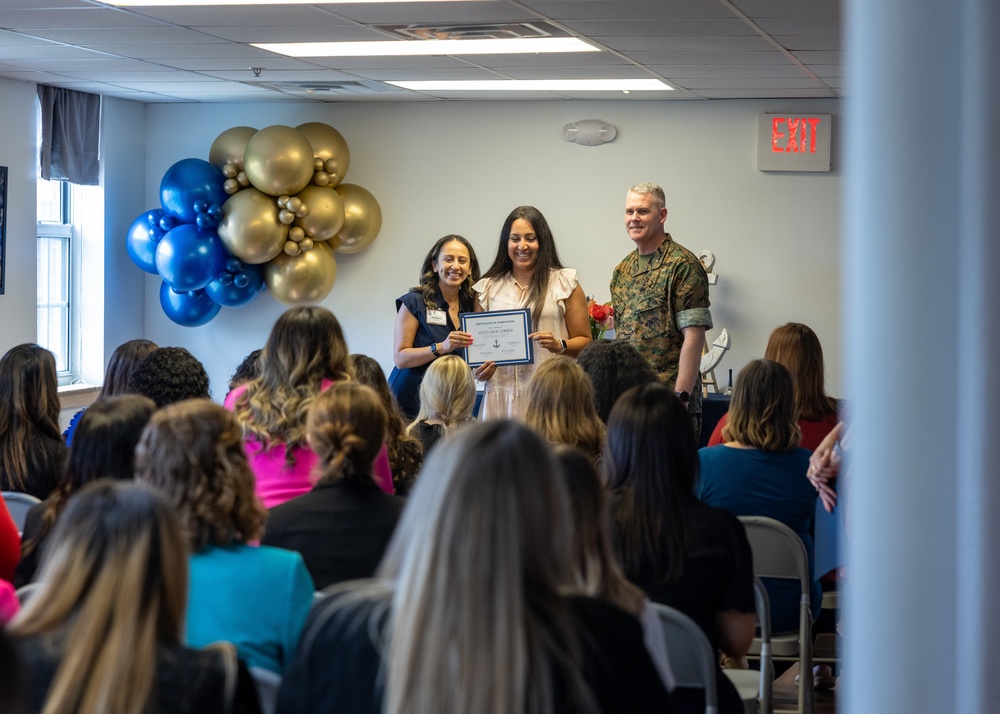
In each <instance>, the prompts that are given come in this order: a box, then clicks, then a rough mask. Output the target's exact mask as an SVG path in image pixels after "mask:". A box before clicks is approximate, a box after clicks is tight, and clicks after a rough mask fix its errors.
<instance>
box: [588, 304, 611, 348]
mask: <svg viewBox="0 0 1000 714" xmlns="http://www.w3.org/2000/svg"><path fill="white" fill-rule="evenodd" d="M587 314H588V316H589V317H590V336H591V337H592V338H593V339H595V340H600V339H602V338H603V337H604V333H605V332H607V331H608V330H613V329H614V328H615V309H614V308H613V307H612V306H611V303H605V304H604V305H600V304H598V302H597V301H596V300H594V298H588V299H587Z"/></svg>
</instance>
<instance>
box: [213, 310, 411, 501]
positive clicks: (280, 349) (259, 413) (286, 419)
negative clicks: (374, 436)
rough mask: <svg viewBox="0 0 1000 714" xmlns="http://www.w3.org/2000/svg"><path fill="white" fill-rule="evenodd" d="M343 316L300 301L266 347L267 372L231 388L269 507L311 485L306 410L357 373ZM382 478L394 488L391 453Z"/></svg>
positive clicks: (229, 402)
mask: <svg viewBox="0 0 1000 714" xmlns="http://www.w3.org/2000/svg"><path fill="white" fill-rule="evenodd" d="M349 354H350V352H349V350H348V349H347V342H346V341H345V340H344V332H343V330H341V328H340V322H339V321H338V320H337V318H336V317H335V316H334V314H333V313H332V312H330V311H329V310H327V309H326V308H322V307H317V306H310V307H293V308H291V309H290V310H287V311H286V312H285V313H284V314H282V315H281V317H279V318H278V319H277V321H276V322H275V323H274V327H272V328H271V334H270V336H269V337H268V338H267V343H266V344H265V345H264V347H263V351H262V352H261V354H260V376H258V377H257V378H256V379H253V380H251V381H250V382H247V383H246V384H242V385H240V386H238V387H236V388H235V389H234V390H233V391H232V392H230V393H229V394H228V395H227V396H226V400H225V405H226V407H227V408H229V409H232V410H233V412H234V413H235V414H236V418H237V419H238V420H239V422H240V424H242V425H243V429H244V431H245V433H246V437H245V443H244V446H245V448H246V452H247V457H248V458H249V460H250V468H252V469H253V472H254V474H255V475H256V477H257V494H258V495H259V496H260V497H261V500H262V501H263V502H264V507H265V508H272V507H273V506H276V505H278V504H279V503H284V502H285V501H287V500H289V499H290V498H295V497H296V496H301V495H302V494H303V493H308V492H309V490H310V489H311V488H312V486H313V482H312V478H311V474H312V471H313V467H314V466H315V465H316V454H314V453H313V451H312V450H311V449H310V448H309V444H308V443H306V414H307V413H308V412H309V407H310V406H312V403H313V400H314V399H316V397H317V396H319V395H320V394H321V393H322V392H323V391H325V390H326V389H329V388H330V386H331V385H332V384H334V383H335V382H344V381H350V380H352V379H354V370H353V368H352V367H351V363H350V360H349V359H348V357H349ZM375 478H376V482H377V483H378V484H379V486H380V487H381V488H382V490H384V491H386V492H387V493H392V472H391V469H390V467H389V456H388V453H387V452H386V450H385V449H384V448H383V449H382V451H381V453H380V454H379V456H378V461H377V463H376V464H375Z"/></svg>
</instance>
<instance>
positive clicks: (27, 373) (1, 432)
mask: <svg viewBox="0 0 1000 714" xmlns="http://www.w3.org/2000/svg"><path fill="white" fill-rule="evenodd" d="M60 448H62V434H60V432H59V390H58V380H57V377H56V360H55V357H53V356H52V353H51V352H49V351H48V350H47V349H45V348H44V347H39V346H38V345H36V344H23V345H17V346H16V347H11V348H10V349H9V350H8V351H7V353H6V354H5V355H4V356H3V357H0V486H2V487H3V490H5V491H25V490H27V489H28V487H29V484H28V475H29V474H37V473H45V472H46V471H47V470H48V469H49V468H50V467H51V466H52V463H51V461H52V454H53V452H54V451H55V450H57V449H60Z"/></svg>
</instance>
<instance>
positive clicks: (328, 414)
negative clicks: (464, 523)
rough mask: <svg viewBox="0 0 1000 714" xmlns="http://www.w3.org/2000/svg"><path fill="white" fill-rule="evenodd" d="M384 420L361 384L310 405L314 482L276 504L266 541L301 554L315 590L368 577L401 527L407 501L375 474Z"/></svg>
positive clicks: (340, 388)
mask: <svg viewBox="0 0 1000 714" xmlns="http://www.w3.org/2000/svg"><path fill="white" fill-rule="evenodd" d="M385 423H386V416H385V411H384V409H383V408H382V404H381V401H380V400H379V398H378V395H377V394H376V393H375V391H374V390H373V389H371V388H370V387H366V386H364V385H362V384H358V383H356V382H343V383H341V384H335V385H333V386H332V387H330V388H329V389H328V390H326V391H325V392H323V393H322V394H321V395H319V396H318V397H316V399H315V400H314V401H313V405H312V407H311V408H310V409H309V418H308V420H307V429H308V437H309V443H310V444H311V445H312V449H313V451H314V452H315V453H316V457H317V463H316V485H315V486H314V487H313V489H312V491H310V492H309V493H307V494H304V495H302V496H299V497H297V498H293V499H292V500H290V501H286V502H285V503H283V504H281V505H280V506H275V507H274V508H273V509H271V512H270V514H269V516H268V520H267V530H266V532H265V534H264V540H263V542H264V543H265V544H267V545H273V546H277V547H279V548H287V549H288V550H294V551H298V552H299V553H301V554H302V557H303V559H304V560H305V563H306V567H307V568H309V572H310V573H311V574H312V577H313V580H314V581H315V583H316V589H317V590H322V589H323V588H325V587H327V586H329V585H333V584H335V583H339V582H342V581H344V580H353V579H356V578H370V577H371V576H372V575H373V574H374V573H375V568H376V567H377V566H378V563H379V561H380V560H381V559H382V555H383V554H384V553H385V549H386V546H387V545H388V544H389V539H390V538H392V534H393V531H395V529H396V523H397V522H398V521H399V516H400V514H401V513H402V511H403V504H404V503H405V501H404V500H403V499H402V498H400V497H398V496H390V495H389V494H387V493H383V492H382V491H381V490H380V489H379V487H378V486H376V485H375V481H374V480H373V479H372V468H373V464H374V461H375V457H376V456H377V455H378V452H379V448H380V447H381V445H382V442H383V440H384V439H385Z"/></svg>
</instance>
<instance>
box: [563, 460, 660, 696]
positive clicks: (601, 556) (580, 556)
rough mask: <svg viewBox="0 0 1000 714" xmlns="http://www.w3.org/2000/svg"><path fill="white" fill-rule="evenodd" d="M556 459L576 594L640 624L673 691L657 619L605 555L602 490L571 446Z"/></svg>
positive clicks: (605, 513) (588, 464) (608, 538)
mask: <svg viewBox="0 0 1000 714" xmlns="http://www.w3.org/2000/svg"><path fill="white" fill-rule="evenodd" d="M555 455H556V460H557V461H558V462H559V467H560V473H561V475H562V481H563V485H564V486H565V488H566V493H567V494H569V505H570V513H571V515H572V517H573V555H574V556H575V560H576V563H577V577H578V578H579V580H580V592H582V593H583V594H584V595H589V596H591V597H596V598H600V599H602V600H607V601H608V602H610V603H612V604H614V605H617V606H618V607H620V608H621V609H622V610H624V611H625V612H630V613H632V614H633V615H635V616H636V617H637V618H639V622H640V623H642V633H643V637H644V639H645V642H646V649H647V650H649V656H650V657H652V658H653V664H654V665H656V670H657V671H658V672H659V673H660V679H662V680H663V686H665V687H666V688H667V691H673V689H674V686H675V683H674V674H673V672H672V671H671V670H670V660H669V658H668V657H667V642H666V639H665V638H664V635H663V626H662V625H661V624H660V617H659V615H657V614H656V611H655V610H654V609H653V608H652V606H651V605H650V602H649V600H648V599H647V598H646V593H644V592H643V591H642V590H641V589H640V588H638V587H636V586H635V585H633V584H632V583H630V582H629V581H628V580H627V579H626V578H625V576H624V575H623V574H622V570H621V566H619V565H618V561H616V560H615V556H614V554H613V553H612V550H611V523H610V521H609V520H608V507H607V506H608V504H607V496H606V495H605V491H604V485H603V484H602V483H601V479H600V477H599V476H598V474H597V469H595V468H594V464H593V462H592V461H591V459H590V457H589V456H588V455H587V454H586V453H584V452H583V451H581V450H580V449H578V448H576V447H575V446H565V445H560V446H557V447H556V448H555Z"/></svg>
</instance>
